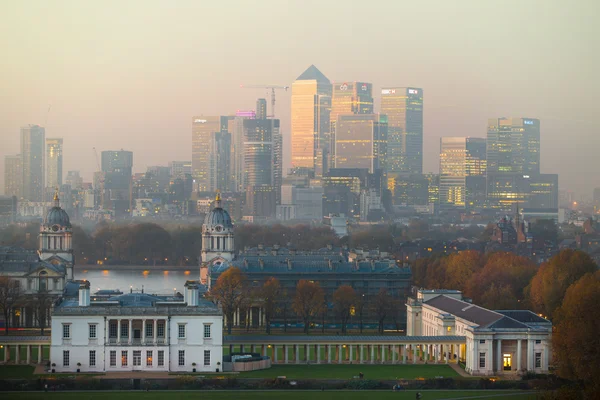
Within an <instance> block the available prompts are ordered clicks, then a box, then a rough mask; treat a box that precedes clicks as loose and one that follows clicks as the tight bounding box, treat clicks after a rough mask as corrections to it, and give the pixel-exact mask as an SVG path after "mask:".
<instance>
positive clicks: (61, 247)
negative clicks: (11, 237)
mask: <svg viewBox="0 0 600 400" xmlns="http://www.w3.org/2000/svg"><path fill="white" fill-rule="evenodd" d="M39 238H40V249H39V250H38V254H39V256H40V259H41V260H42V261H48V262H50V263H52V264H62V265H65V267H66V273H67V274H66V275H67V276H66V278H67V279H70V280H71V279H73V264H74V259H73V229H72V226H71V221H70V220H69V215H68V214H67V212H66V211H65V210H63V209H62V208H60V200H59V198H58V190H57V191H56V193H55V194H54V206H53V207H52V208H51V209H50V211H48V214H46V218H44V222H43V223H42V226H41V227H40V235H39Z"/></svg>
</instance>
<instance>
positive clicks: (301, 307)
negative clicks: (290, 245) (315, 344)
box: [292, 280, 325, 335]
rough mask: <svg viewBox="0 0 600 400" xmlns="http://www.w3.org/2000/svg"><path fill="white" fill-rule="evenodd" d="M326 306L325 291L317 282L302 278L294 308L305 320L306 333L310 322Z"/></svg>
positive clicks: (297, 288) (297, 289)
mask: <svg viewBox="0 0 600 400" xmlns="http://www.w3.org/2000/svg"><path fill="white" fill-rule="evenodd" d="M323 307H325V292H323V289H322V288H321V286H320V285H319V284H318V283H316V282H310V281H307V280H301V281H300V282H298V286H296V296H295V297H294V301H293V303H292V309H293V310H294V312H295V313H296V314H297V315H298V316H299V317H300V318H301V319H302V322H304V333H306V334H307V335H308V329H309V328H310V323H311V321H312V320H314V318H315V317H316V316H317V315H319V314H320V313H321V310H322V309H323Z"/></svg>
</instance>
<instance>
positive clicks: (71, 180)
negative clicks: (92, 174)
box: [65, 171, 83, 190]
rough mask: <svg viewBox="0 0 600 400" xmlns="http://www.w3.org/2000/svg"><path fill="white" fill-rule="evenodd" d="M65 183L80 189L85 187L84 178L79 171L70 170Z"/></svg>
mask: <svg viewBox="0 0 600 400" xmlns="http://www.w3.org/2000/svg"><path fill="white" fill-rule="evenodd" d="M65 183H66V184H67V185H70V186H71V188H73V189H75V190H78V189H80V188H82V187H83V178H82V177H81V175H80V173H79V171H68V172H67V177H66V179H65Z"/></svg>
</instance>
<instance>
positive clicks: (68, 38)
mask: <svg viewBox="0 0 600 400" xmlns="http://www.w3.org/2000/svg"><path fill="white" fill-rule="evenodd" d="M0 11H1V12H0V45H1V48H2V49H3V51H2V58H3V62H2V63H1V65H0V73H1V76H2V79H1V82H0V92H1V93H2V96H1V97H0V135H1V138H2V146H1V147H0V157H4V156H5V155H7V154H16V153H18V152H19V129H20V127H21V126H23V125H26V124H29V123H31V124H39V125H41V126H45V128H46V136H47V137H62V138H63V139H64V169H63V171H65V173H66V171H68V170H81V171H82V175H83V177H84V179H85V180H88V181H89V180H91V177H92V173H93V171H95V170H96V169H97V168H96V165H95V161H94V156H93V150H92V148H93V147H96V148H97V149H98V150H116V149H121V148H123V149H126V150H131V151H133V152H134V154H135V156H134V172H143V171H145V168H146V166H148V165H159V164H162V165H166V163H167V162H168V161H169V160H174V159H189V158H190V153H191V135H190V128H191V127H190V125H191V117H192V116H194V115H227V114H232V113H235V111H236V110H240V109H252V108H254V103H255V100H256V98H257V97H266V98H267V99H268V95H267V93H266V90H263V89H254V90H250V89H241V88H240V84H277V85H290V84H291V83H292V82H293V80H294V79H295V78H296V77H297V76H298V75H300V74H301V73H302V72H303V71H304V70H305V69H306V68H307V67H308V66H310V65H311V64H314V65H316V66H317V67H318V68H319V69H320V70H321V71H322V72H323V73H324V74H325V75H327V77H329V78H330V79H331V80H332V81H335V82H338V81H345V80H348V81H352V80H358V81H365V82H373V84H374V93H379V92H380V90H379V89H380V88H381V87H383V86H392V85H396V86H415V87H420V88H423V92H424V146H423V147H424V168H423V170H424V171H428V172H429V171H431V172H437V170H438V163H439V138H440V137H441V136H473V137H485V135H486V123H487V119H488V118H494V117H500V116H506V117H511V116H525V117H530V118H538V119H540V121H541V153H542V159H541V170H542V171H543V172H544V173H558V174H559V175H560V187H561V189H568V190H573V191H576V192H578V193H579V194H582V195H590V194H591V190H592V189H593V188H594V187H597V186H600V178H598V176H597V174H596V171H595V170H596V168H594V163H595V156H596V153H597V149H598V147H599V146H600V139H599V138H598V135H597V131H598V128H599V123H598V121H597V119H596V118H595V117H596V116H595V115H594V112H595V111H597V101H596V100H597V99H596V93H598V91H599V90H600V85H599V80H598V78H597V76H596V74H595V72H596V71H597V70H598V67H599V66H600V63H599V58H598V55H597V52H595V51H593V50H592V49H593V48H594V43H597V38H598V37H600V29H599V28H598V25H597V24H595V23H594V22H593V18H594V16H595V15H597V11H598V4H597V3H596V2H594V1H578V2H574V3H573V4H569V5H567V4H566V3H564V2H558V1H525V2H523V1H486V2H481V1H460V2H447V1H436V2H419V3H418V4H417V3H412V2H410V3H409V2H397V1H375V2H370V3H369V4H368V5H366V4H365V3H364V2H358V1H356V2H354V1H348V2H344V3H343V6H342V5H341V4H340V3H339V2H333V1H304V2H291V3H289V4H288V3H286V2H281V1H268V0H265V1H259V2H255V3H251V4H250V3H246V2H241V1H237V2H236V1H219V2H198V1H178V2H176V3H170V2H153V1H151V2H148V1H127V2H116V1H114V2H113V1H108V2H102V4H100V3H90V2H84V3H83V2H77V1H57V2H52V3H51V4H50V3H48V4H44V3H41V2H4V3H3V4H2V5H0ZM290 95H291V93H290V91H288V92H287V93H286V92H283V91H280V92H279V93H278V96H277V106H276V114H277V117H279V118H280V119H281V120H282V133H283V138H284V171H286V170H287V167H288V166H289V164H290V151H289V148H290V145H289V143H290V140H289V139H290V137H289V135H290V118H289V116H290ZM374 97H375V100H376V102H377V101H378V99H379V96H378V95H377V96H374ZM377 109H378V107H377V104H376V110H377ZM0 168H1V169H2V170H0V172H2V173H0V187H3V185H2V181H3V179H4V174H3V168H4V166H3V165H2V166H0Z"/></svg>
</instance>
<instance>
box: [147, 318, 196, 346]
mask: <svg viewBox="0 0 600 400" xmlns="http://www.w3.org/2000/svg"><path fill="white" fill-rule="evenodd" d="M157 330H158V320H157V319H156V318H154V319H153V320H152V341H153V342H154V344H156V337H157V333H156V331H157ZM202 335H204V332H202Z"/></svg>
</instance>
